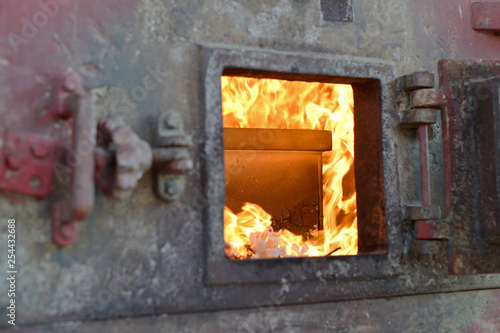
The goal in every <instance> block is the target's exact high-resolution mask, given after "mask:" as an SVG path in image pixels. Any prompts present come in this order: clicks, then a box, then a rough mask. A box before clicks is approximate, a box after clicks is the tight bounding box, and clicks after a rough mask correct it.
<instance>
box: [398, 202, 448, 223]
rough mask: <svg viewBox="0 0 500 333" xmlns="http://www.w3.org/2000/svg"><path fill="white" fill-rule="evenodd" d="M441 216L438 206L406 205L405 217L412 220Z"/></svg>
mask: <svg viewBox="0 0 500 333" xmlns="http://www.w3.org/2000/svg"><path fill="white" fill-rule="evenodd" d="M440 216H441V208H440V207H439V206H429V205H425V206H406V218H407V219H408V220H412V221H419V220H434V219H439V218H440Z"/></svg>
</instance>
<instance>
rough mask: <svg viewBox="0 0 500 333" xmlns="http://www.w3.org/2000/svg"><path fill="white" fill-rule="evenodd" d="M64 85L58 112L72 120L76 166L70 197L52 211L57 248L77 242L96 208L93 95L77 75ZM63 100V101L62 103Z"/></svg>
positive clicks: (53, 232)
mask: <svg viewBox="0 0 500 333" xmlns="http://www.w3.org/2000/svg"><path fill="white" fill-rule="evenodd" d="M63 86H64V87H65V91H56V93H58V96H57V97H56V99H57V102H58V103H57V105H58V110H57V111H56V113H57V114H59V115H60V116H61V117H62V118H66V117H68V116H69V117H72V118H73V154H74V156H73V159H74V161H73V162H72V163H70V164H73V165H69V167H70V168H71V177H70V179H71V183H70V190H69V196H68V198H67V199H66V200H65V201H63V202H60V203H57V204H55V205H54V206H53V209H52V238H53V241H54V243H56V244H57V245H59V246H68V245H71V244H74V243H75V242H76V241H77V240H78V229H79V228H78V223H77V222H79V221H81V220H83V219H85V218H86V217H87V216H88V215H89V214H90V213H91V212H92V209H93V207H94V190H95V188H94V168H95V160H94V150H95V149H94V147H95V130H96V118H95V102H94V100H93V96H92V95H91V94H85V93H84V92H83V89H82V87H81V85H80V83H79V81H78V80H77V79H75V76H74V74H69V75H68V76H66V77H65V78H64V82H63ZM68 87H69V89H68ZM68 90H73V92H70V91H68ZM61 95H62V96H61ZM61 98H63V99H64V100H63V101H64V102H63V103H61Z"/></svg>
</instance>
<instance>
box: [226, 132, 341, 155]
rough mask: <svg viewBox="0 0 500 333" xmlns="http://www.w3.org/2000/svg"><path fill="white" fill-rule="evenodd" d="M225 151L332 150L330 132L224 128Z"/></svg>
mask: <svg viewBox="0 0 500 333" xmlns="http://www.w3.org/2000/svg"><path fill="white" fill-rule="evenodd" d="M222 135H223V137H224V149H225V150H247V149H251V150H300V151H329V150H332V134H331V131H319V130H300V129H256V128H224V130H223V133H222Z"/></svg>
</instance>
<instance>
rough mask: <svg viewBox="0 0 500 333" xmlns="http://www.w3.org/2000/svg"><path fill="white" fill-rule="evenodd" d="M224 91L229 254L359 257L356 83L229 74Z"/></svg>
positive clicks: (224, 79)
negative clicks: (355, 140)
mask: <svg viewBox="0 0 500 333" xmlns="http://www.w3.org/2000/svg"><path fill="white" fill-rule="evenodd" d="M221 87H222V112H223V121H224V128H225V130H224V141H225V170H226V208H225V211H224V240H225V242H226V256H227V257H228V258H230V259H249V258H252V259H263V258H284V257H294V256H325V255H354V254H357V240H358V235H357V216H356V192H355V186H354V114H353V104H354V102H353V92H352V88H351V86H350V85H341V84H331V83H320V82H303V81H285V80H277V79H258V78H247V77H236V76H223V77H222V78H221ZM256 129H261V130H256ZM262 129H266V130H262ZM270 129H274V130H270ZM277 129H280V130H277Z"/></svg>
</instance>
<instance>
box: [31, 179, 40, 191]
mask: <svg viewBox="0 0 500 333" xmlns="http://www.w3.org/2000/svg"><path fill="white" fill-rule="evenodd" d="M40 185H42V182H41V180H40V178H38V177H32V178H31V179H30V187H31V188H32V189H37V188H39V187H40Z"/></svg>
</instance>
